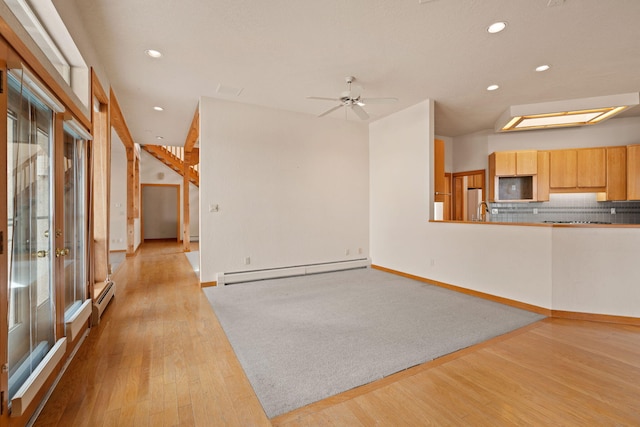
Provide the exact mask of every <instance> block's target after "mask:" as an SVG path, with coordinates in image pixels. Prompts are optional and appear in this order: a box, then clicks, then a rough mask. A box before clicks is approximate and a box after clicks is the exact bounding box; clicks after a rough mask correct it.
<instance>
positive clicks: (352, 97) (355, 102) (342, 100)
mask: <svg viewBox="0 0 640 427" xmlns="http://www.w3.org/2000/svg"><path fill="white" fill-rule="evenodd" d="M355 79H356V78H355V77H354V76H347V77H345V81H346V82H347V90H346V91H345V92H342V94H340V97H339V98H327V97H321V96H308V97H307V99H313V100H316V101H334V102H339V104H338V105H336V106H335V107H331V108H330V109H328V110H327V111H325V112H323V113H321V114H319V115H318V117H324V116H326V115H327V114H330V113H332V112H334V111H336V110H338V109H340V108H342V107H345V109H346V108H350V109H351V110H352V111H353V112H354V113H355V114H356V116H358V117H359V118H360V119H361V120H367V119H368V118H369V114H368V113H367V112H366V111H365V110H364V108H362V107H363V106H365V105H366V104H389V103H392V102H396V101H397V100H398V99H397V98H362V97H361V95H360V93H354V92H353V91H352V90H351V83H353V82H354V81H355ZM345 112H346V110H345Z"/></svg>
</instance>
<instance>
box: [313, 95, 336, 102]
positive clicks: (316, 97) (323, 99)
mask: <svg viewBox="0 0 640 427" xmlns="http://www.w3.org/2000/svg"><path fill="white" fill-rule="evenodd" d="M307 99H317V100H319V101H336V102H339V101H340V100H339V99H338V98H324V97H322V96H307Z"/></svg>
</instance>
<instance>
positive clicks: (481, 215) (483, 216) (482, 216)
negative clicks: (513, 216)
mask: <svg viewBox="0 0 640 427" xmlns="http://www.w3.org/2000/svg"><path fill="white" fill-rule="evenodd" d="M483 206H484V209H482V207H483ZM488 212H489V206H488V205H487V202H485V201H484V200H483V201H481V202H480V203H478V212H477V213H478V216H477V218H478V221H482V222H485V221H486V220H487V213H488Z"/></svg>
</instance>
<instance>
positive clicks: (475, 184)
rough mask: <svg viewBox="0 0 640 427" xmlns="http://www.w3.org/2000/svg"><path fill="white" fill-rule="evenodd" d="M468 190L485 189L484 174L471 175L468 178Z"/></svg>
mask: <svg viewBox="0 0 640 427" xmlns="http://www.w3.org/2000/svg"><path fill="white" fill-rule="evenodd" d="M467 188H484V174H481V173H476V174H473V175H469V176H468V177H467Z"/></svg>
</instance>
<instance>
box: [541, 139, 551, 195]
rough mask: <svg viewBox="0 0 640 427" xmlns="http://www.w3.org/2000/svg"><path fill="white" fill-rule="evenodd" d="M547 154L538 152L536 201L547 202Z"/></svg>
mask: <svg viewBox="0 0 640 427" xmlns="http://www.w3.org/2000/svg"><path fill="white" fill-rule="evenodd" d="M549 156H550V154H549V152H548V151H538V201H539V202H548V201H549Z"/></svg>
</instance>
